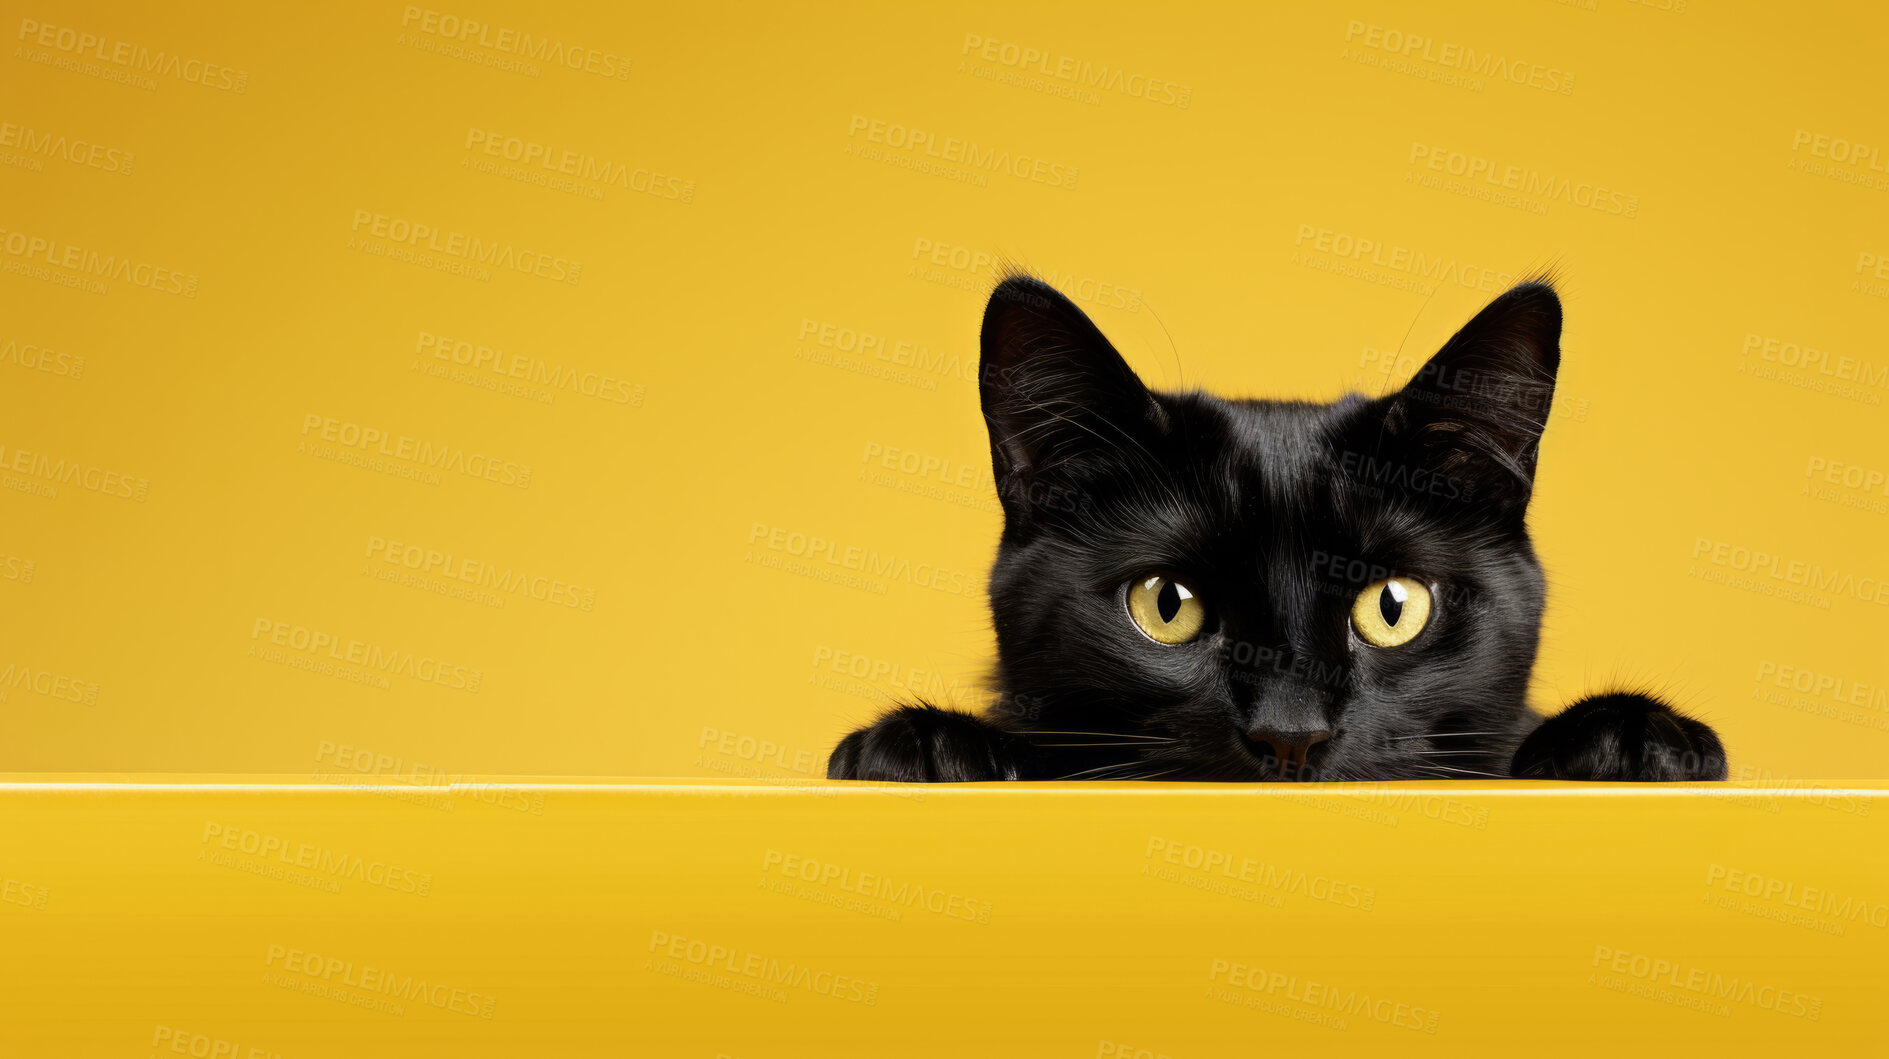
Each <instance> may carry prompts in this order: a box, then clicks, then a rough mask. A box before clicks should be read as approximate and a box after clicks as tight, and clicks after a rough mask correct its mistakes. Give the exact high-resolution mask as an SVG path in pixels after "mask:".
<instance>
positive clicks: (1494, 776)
mask: <svg viewBox="0 0 1889 1059" xmlns="http://www.w3.org/2000/svg"><path fill="white" fill-rule="evenodd" d="M1417 767H1418V768H1421V769H1429V770H1431V771H1438V772H1448V773H1452V774H1454V775H1457V776H1470V777H1473V778H1476V779H1490V780H1505V779H1508V778H1509V777H1507V776H1504V775H1501V774H1500V773H1496V772H1484V771H1482V770H1481V769H1459V768H1451V767H1450V766H1448V765H1418V766H1417Z"/></svg>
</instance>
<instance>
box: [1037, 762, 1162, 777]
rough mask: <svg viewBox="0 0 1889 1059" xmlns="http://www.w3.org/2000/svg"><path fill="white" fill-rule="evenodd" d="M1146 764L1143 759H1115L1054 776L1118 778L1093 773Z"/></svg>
mask: <svg viewBox="0 0 1889 1059" xmlns="http://www.w3.org/2000/svg"><path fill="white" fill-rule="evenodd" d="M1147 764H1148V763H1147V762H1145V761H1117V762H1113V763H1111V764H1107V765H1097V766H1096V767H1094V768H1092V769H1083V770H1082V771H1081V772H1071V773H1070V774H1069V775H1067V776H1058V777H1056V778H1057V779H1059V780H1073V779H1077V778H1080V777H1082V776H1089V777H1090V778H1091V779H1120V778H1121V777H1119V776H1095V775H1093V774H1094V773H1097V772H1107V771H1109V770H1110V769H1132V768H1142V767H1145V766H1146V765H1147Z"/></svg>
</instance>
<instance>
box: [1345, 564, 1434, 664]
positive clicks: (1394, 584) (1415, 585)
mask: <svg viewBox="0 0 1889 1059" xmlns="http://www.w3.org/2000/svg"><path fill="white" fill-rule="evenodd" d="M1429 623H1430V590H1429V589H1428V588H1426V587H1424V585H1423V582H1421V581H1417V580H1415V579H1413V578H1408V577H1390V578H1385V579H1384V580H1382V581H1376V582H1373V583H1372V584H1371V585H1369V586H1368V587H1366V588H1365V590H1364V591H1362V592H1360V593H1358V598H1357V601H1356V602H1354V603H1352V604H1351V625H1352V627H1353V628H1355V629H1357V630H1358V635H1359V636H1361V637H1363V638H1364V642H1365V643H1368V644H1370V645H1371V646H1373V647H1396V646H1397V645H1399V644H1407V643H1409V642H1410V641H1411V640H1412V639H1414V638H1415V637H1416V635H1417V634H1418V633H1420V632H1422V631H1423V627H1424V626H1425V625H1428V624H1429Z"/></svg>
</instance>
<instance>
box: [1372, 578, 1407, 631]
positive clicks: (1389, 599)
mask: <svg viewBox="0 0 1889 1059" xmlns="http://www.w3.org/2000/svg"><path fill="white" fill-rule="evenodd" d="M1396 588H1397V583H1396V582H1394V581H1393V582H1392V583H1390V584H1388V585H1385V586H1384V591H1382V592H1380V593H1378V595H1377V610H1378V613H1380V614H1382V615H1384V624H1386V625H1388V626H1390V627H1391V628H1393V629H1394V628H1396V627H1397V619H1398V618H1401V617H1403V615H1404V601H1403V600H1401V599H1398V598H1397V596H1396V595H1394V594H1393V590H1395V589H1396Z"/></svg>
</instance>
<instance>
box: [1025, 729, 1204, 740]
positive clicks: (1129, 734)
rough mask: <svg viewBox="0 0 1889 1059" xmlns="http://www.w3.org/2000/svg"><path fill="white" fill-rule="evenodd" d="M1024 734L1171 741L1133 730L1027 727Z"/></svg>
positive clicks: (1164, 737)
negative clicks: (1077, 729) (1075, 729)
mask: <svg viewBox="0 0 1889 1059" xmlns="http://www.w3.org/2000/svg"><path fill="white" fill-rule="evenodd" d="M1022 734H1024V735H1092V736H1095V737H1096V738H1098V739H1134V740H1139V741H1141V742H1148V743H1172V742H1173V741H1174V740H1172V739H1170V738H1168V737H1167V736H1158V735H1140V734H1137V733H1134V732H1066V731H1062V730H1061V729H1057V728H1029V729H1025V730H1024V731H1023V733H1022Z"/></svg>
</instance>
